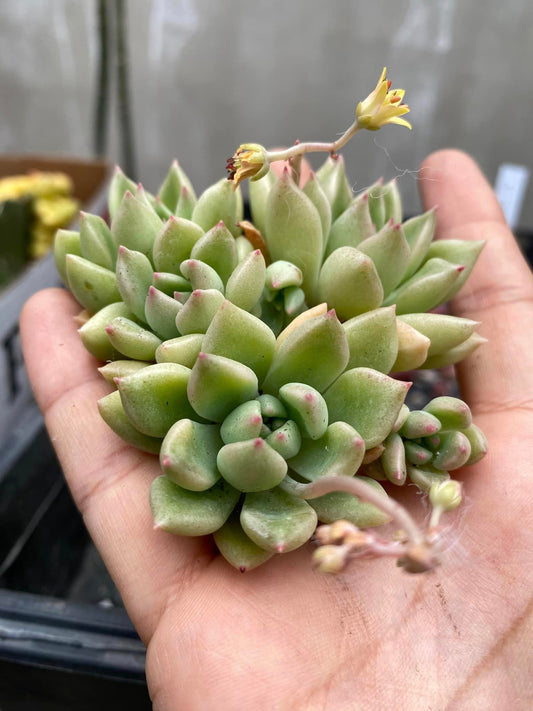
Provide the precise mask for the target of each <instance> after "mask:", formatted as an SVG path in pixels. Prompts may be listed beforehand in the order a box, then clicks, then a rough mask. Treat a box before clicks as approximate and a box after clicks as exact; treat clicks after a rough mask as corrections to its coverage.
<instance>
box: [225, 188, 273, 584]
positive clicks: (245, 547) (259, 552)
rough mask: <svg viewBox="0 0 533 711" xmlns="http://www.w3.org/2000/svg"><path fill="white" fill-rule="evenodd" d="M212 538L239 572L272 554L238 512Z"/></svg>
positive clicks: (257, 563) (261, 561)
mask: <svg viewBox="0 0 533 711" xmlns="http://www.w3.org/2000/svg"><path fill="white" fill-rule="evenodd" d="M258 182H261V181H258ZM250 185H253V183H250ZM214 539H215V543H216V545H217V548H218V550H219V551H220V552H221V553H222V555H223V556H224V558H225V559H226V560H227V561H228V563H229V564H230V565H232V566H233V567H234V568H237V570H240V572H241V573H245V572H248V571H249V570H253V569H254V568H257V567H258V566H259V565H261V564H262V563H264V562H265V561H267V560H268V559H269V558H272V556H273V555H274V554H273V553H272V552H271V551H266V550H264V549H263V548H260V547H259V546H258V545H257V544H256V543H254V542H253V541H252V540H251V539H250V538H248V536H247V535H246V533H245V532H244V531H243V530H242V526H241V523H240V521H239V515H238V514H232V515H231V516H230V518H229V519H228V520H227V521H226V523H225V524H224V525H223V526H222V528H219V530H218V531H215V534H214Z"/></svg>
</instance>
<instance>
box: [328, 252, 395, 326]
mask: <svg viewBox="0 0 533 711" xmlns="http://www.w3.org/2000/svg"><path fill="white" fill-rule="evenodd" d="M318 298H319V301H325V302H326V303H327V304H328V306H329V307H330V308H333V309H335V311H336V312H337V315H338V317H339V318H340V319H341V320H342V321H345V320H347V319H349V318H353V317H354V316H359V314H362V313H364V312H365V311H371V310H373V309H377V308H378V307H379V306H381V303H382V301H383V286H382V285H381V281H380V278H379V276H378V273H377V271H376V268H375V266H374V263H373V261H372V260H371V259H370V257H368V256H367V255H366V254H363V253H362V252H360V251H359V250H358V249H354V248H353V247H340V248H339V249H337V250H335V251H334V252H332V254H330V256H329V257H328V258H327V259H326V261H325V262H324V264H323V266H322V269H321V271H320V277H319V281H318Z"/></svg>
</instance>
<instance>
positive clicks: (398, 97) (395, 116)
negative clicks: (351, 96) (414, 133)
mask: <svg viewBox="0 0 533 711" xmlns="http://www.w3.org/2000/svg"><path fill="white" fill-rule="evenodd" d="M390 87H391V82H390V81H389V80H388V79H387V68H386V67H384V68H383V71H382V72H381V76H380V78H379V81H378V83H377V84H376V88H375V89H374V91H373V92H372V93H371V94H369V95H368V96H367V97H366V99H364V100H363V101H360V102H359V103H358V104H357V109H356V111H355V115H356V117H357V125H358V127H359V128H366V129H368V130H369V131H377V130H378V129H380V128H381V127H382V126H385V124H387V123H397V124H399V125H400V126H407V128H409V129H410V128H411V124H410V123H409V122H408V121H406V120H405V119H403V118H400V116H403V115H404V114H407V113H409V106H407V104H403V103H402V99H403V97H404V95H405V91H404V90H403V89H391V88H390Z"/></svg>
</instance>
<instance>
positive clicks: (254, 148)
mask: <svg viewBox="0 0 533 711" xmlns="http://www.w3.org/2000/svg"><path fill="white" fill-rule="evenodd" d="M404 95H405V91H404V90H403V89H391V82H390V80H388V79H387V68H386V67H384V68H383V71H382V73H381V76H380V78H379V80H378V83H377V85H376V88H375V89H374V91H372V92H371V93H370V94H369V95H368V96H367V98H366V99H364V100H363V101H360V102H359V103H358V104H357V108H356V112H355V114H356V118H355V121H354V122H353V123H352V124H351V125H350V126H349V127H348V128H347V129H346V131H344V133H343V134H342V136H341V137H340V138H338V139H337V140H336V141H331V142H326V143H323V142H305V143H301V142H300V141H296V142H295V144H294V145H293V146H291V147H290V148H286V149H283V150H278V151H268V150H266V148H264V147H263V146H261V145H259V144H257V143H244V144H242V145H240V146H239V148H238V149H237V151H236V152H235V154H234V155H233V156H232V157H231V158H229V159H228V161H227V164H226V170H227V171H228V180H233V181H234V188H235V189H236V188H237V186H238V185H239V183H241V182H242V181H243V180H245V179H246V178H250V180H259V179H260V178H262V177H263V176H264V175H266V173H267V172H268V168H269V166H270V164H271V163H275V162H276V161H280V160H286V161H289V162H290V164H291V167H292V169H293V172H294V173H295V175H296V177H299V173H300V162H301V160H302V156H304V155H305V154H306V153H329V154H330V155H331V156H332V157H335V156H336V154H337V151H339V150H340V149H341V148H344V146H345V145H346V144H347V143H348V141H350V140H351V139H352V138H353V137H354V136H355V134H356V133H357V132H358V131H359V130H360V129H362V128H365V129H367V130H369V131H377V130H379V129H380V128H381V127H382V126H385V125H386V124H388V123H396V124H399V125H401V126H406V127H407V128H409V129H410V128H411V124H410V123H409V122H408V121H406V120H405V119H402V118H400V117H401V116H403V115H404V114H406V113H408V112H409V107H408V106H407V104H404V103H403V97H404Z"/></svg>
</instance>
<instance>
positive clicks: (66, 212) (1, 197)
mask: <svg viewBox="0 0 533 711" xmlns="http://www.w3.org/2000/svg"><path fill="white" fill-rule="evenodd" d="M72 190H73V184H72V180H71V178H70V177H69V176H68V175H66V174H65V173H45V172H40V171H34V172H32V173H29V174H27V175H13V176H9V177H6V178H2V179H0V203H1V202H4V201H6V200H19V199H21V198H25V197H27V198H30V199H31V201H32V213H33V217H34V219H33V224H32V226H31V230H30V231H31V240H30V244H29V246H28V251H29V255H30V257H32V258H33V259H36V258H38V257H42V256H43V255H44V254H46V252H48V251H49V250H50V249H51V247H52V244H53V241H54V234H55V232H56V230H57V228H58V227H66V226H67V225H68V224H69V223H70V222H71V221H72V220H73V219H74V217H75V216H76V213H77V212H78V208H79V205H78V202H77V200H75V199H74V198H72V197H71V193H72Z"/></svg>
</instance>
